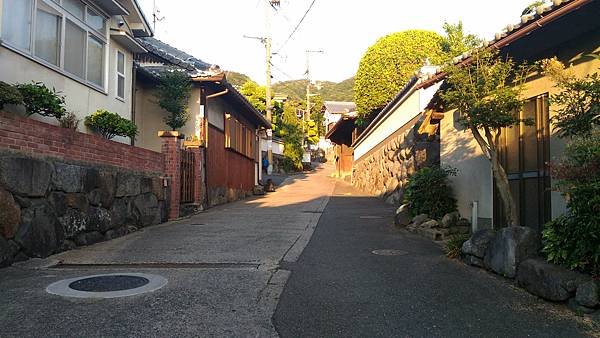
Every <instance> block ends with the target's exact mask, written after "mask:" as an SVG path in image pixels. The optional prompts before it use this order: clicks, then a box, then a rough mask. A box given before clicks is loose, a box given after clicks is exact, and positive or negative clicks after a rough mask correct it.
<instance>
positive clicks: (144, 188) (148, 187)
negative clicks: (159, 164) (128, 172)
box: [140, 177, 152, 194]
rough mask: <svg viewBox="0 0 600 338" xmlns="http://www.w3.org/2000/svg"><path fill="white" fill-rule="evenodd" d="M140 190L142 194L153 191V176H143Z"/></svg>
mask: <svg viewBox="0 0 600 338" xmlns="http://www.w3.org/2000/svg"><path fill="white" fill-rule="evenodd" d="M140 191H141V193H142V194H147V193H151V192H152V177H142V179H141V183H140Z"/></svg>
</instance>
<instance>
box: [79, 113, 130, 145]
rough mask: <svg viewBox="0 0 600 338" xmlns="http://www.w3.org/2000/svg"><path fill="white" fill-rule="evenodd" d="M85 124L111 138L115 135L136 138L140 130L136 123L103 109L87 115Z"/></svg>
mask: <svg viewBox="0 0 600 338" xmlns="http://www.w3.org/2000/svg"><path fill="white" fill-rule="evenodd" d="M85 125H86V126H88V127H89V128H91V129H92V130H94V131H95V132H97V133H99V134H100V135H102V136H104V137H105V138H107V139H109V140H110V139H112V138H113V137H115V136H123V137H130V138H134V137H135V135H137V132H138V131H137V126H136V125H135V123H133V122H131V121H129V120H128V119H125V118H122V117H121V116H119V115H118V114H115V113H111V112H109V111H106V110H103V109H100V110H98V111H96V112H95V113H94V114H92V115H90V116H87V117H86V118H85Z"/></svg>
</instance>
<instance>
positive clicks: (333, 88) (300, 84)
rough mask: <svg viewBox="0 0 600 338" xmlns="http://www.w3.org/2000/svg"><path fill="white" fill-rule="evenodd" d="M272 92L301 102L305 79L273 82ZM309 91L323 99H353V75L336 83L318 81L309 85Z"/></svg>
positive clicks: (304, 91)
mask: <svg viewBox="0 0 600 338" xmlns="http://www.w3.org/2000/svg"><path fill="white" fill-rule="evenodd" d="M272 88H273V92H275V93H278V94H279V93H281V94H285V95H287V96H288V97H289V98H290V99H291V100H294V101H298V102H302V101H305V100H306V79H302V80H289V81H281V82H277V83H274V84H273V86H272ZM310 92H311V93H312V94H317V95H319V96H321V97H322V98H323V100H325V101H352V100H354V77H351V78H349V79H346V80H344V81H342V82H339V83H336V82H331V81H318V82H317V84H316V85H313V86H311V88H310Z"/></svg>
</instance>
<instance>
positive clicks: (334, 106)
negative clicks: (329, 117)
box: [324, 101, 356, 114]
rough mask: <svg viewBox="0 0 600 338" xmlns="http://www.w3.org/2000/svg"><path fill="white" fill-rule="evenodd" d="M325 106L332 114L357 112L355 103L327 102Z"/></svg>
mask: <svg viewBox="0 0 600 338" xmlns="http://www.w3.org/2000/svg"><path fill="white" fill-rule="evenodd" d="M324 104H325V108H326V109H327V111H328V112H329V113H330V114H347V113H350V112H352V111H355V110H356V104H354V102H345V101H325V102H324Z"/></svg>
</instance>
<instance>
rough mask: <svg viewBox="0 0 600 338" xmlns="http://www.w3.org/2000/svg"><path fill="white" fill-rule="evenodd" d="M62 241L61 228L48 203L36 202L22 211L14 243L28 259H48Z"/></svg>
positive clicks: (63, 234) (63, 236)
mask: <svg viewBox="0 0 600 338" xmlns="http://www.w3.org/2000/svg"><path fill="white" fill-rule="evenodd" d="M64 239H65V233H64V230H63V227H62V226H61V224H60V223H59V222H58V219H57V217H56V214H55V213H54V210H52V207H51V206H50V204H49V203H48V202H45V201H41V202H36V203H35V204H34V205H32V206H31V208H27V209H24V210H22V213H21V223H20V224H19V229H18V230H17V234H16V236H15V241H16V242H17V243H18V244H19V245H20V246H21V247H22V248H23V251H24V252H25V253H26V254H27V255H28V256H29V257H42V258H43V257H48V256H49V255H51V254H52V253H54V252H56V251H57V250H58V249H59V248H60V246H61V244H62V241H63V240H64Z"/></svg>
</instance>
